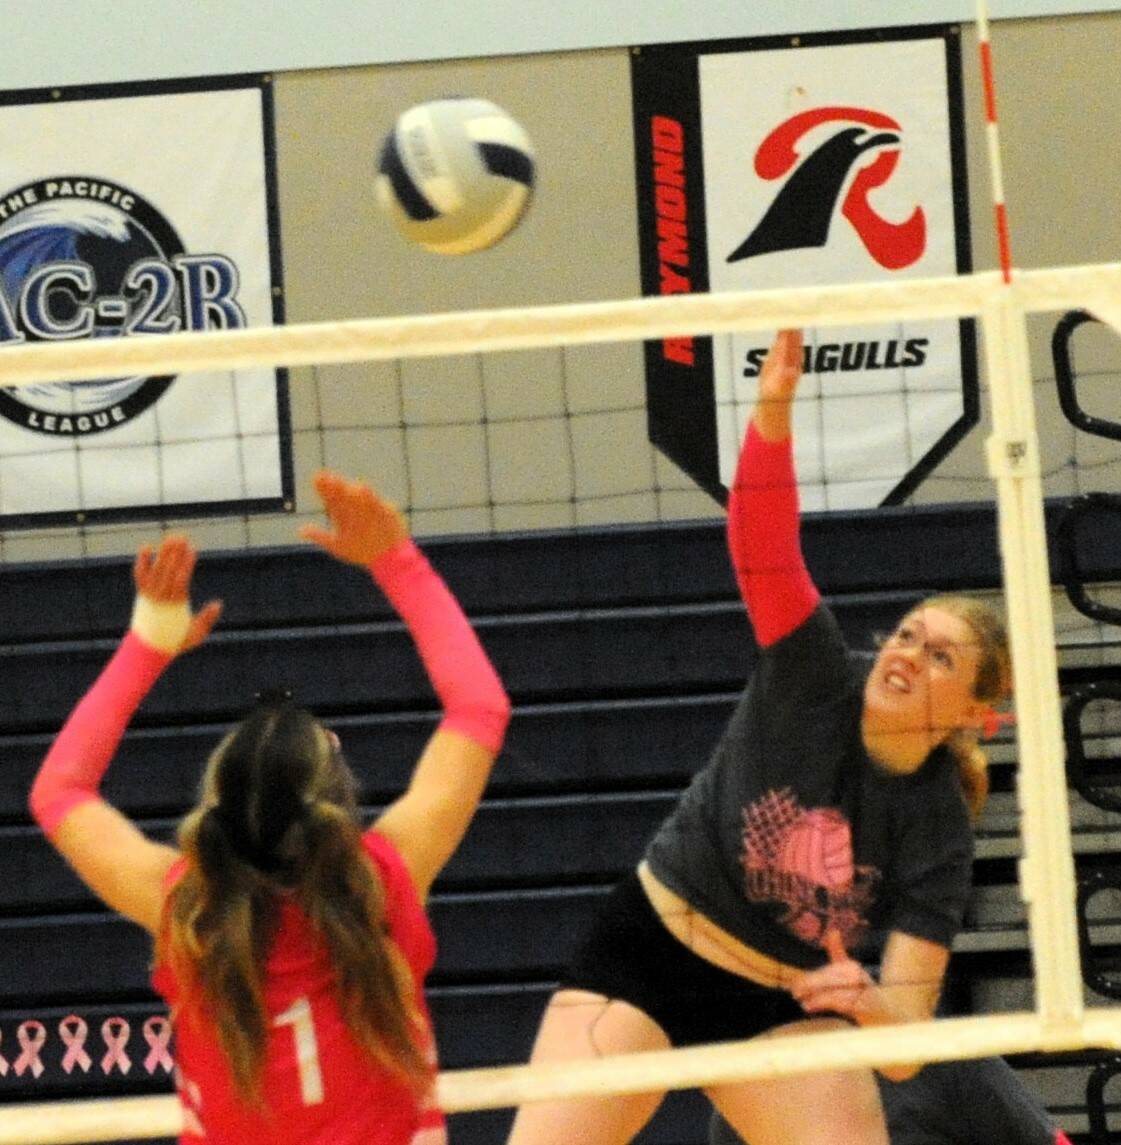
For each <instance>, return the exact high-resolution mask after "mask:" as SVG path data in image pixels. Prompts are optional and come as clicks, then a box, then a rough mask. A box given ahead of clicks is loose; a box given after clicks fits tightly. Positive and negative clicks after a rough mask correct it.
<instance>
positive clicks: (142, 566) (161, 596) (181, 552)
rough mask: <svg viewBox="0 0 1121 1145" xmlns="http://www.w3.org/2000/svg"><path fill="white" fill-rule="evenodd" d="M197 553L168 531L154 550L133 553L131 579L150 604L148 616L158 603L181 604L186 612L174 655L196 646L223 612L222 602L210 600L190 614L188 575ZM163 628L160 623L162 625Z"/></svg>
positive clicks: (186, 542) (191, 546)
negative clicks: (180, 638)
mask: <svg viewBox="0 0 1121 1145" xmlns="http://www.w3.org/2000/svg"><path fill="white" fill-rule="evenodd" d="M197 560H198V553H197V552H196V551H195V548H194V546H193V545H192V544H191V542H190V541H189V540H188V539H187V538H186V537H185V536H183V534H182V533H170V534H168V535H167V536H166V537H164V539H163V540H162V541H161V542H160V544H159V546H158V547H157V548H156V549H154V550H153V548H152V546H151V545H144V546H142V547H141V549H140V550H139V551H138V552H137V554H136V560H135V561H134V562H133V565H132V579H133V583H134V584H135V585H136V592H137V595H138V596H139V597H140V598H141V601H142V602H146V604H147V605H149V606H156V608H155V609H152V608H149V609H148V610H147V615H148V616H149V617H150V618H153V617H154V616H155V614H157V613H159V612H160V611H166V608H164V609H161V608H159V606H168V605H171V606H180V607H181V608H184V609H185V610H186V612H187V616H188V622H187V624H186V628H185V635H183V637H182V641H181V642H179V643H178V647H177V648H176V649H175V651H176V653H177V654H182V653H184V652H190V651H191V649H192V648H197V647H198V646H199V645H200V644H201V643H202V642H203V641H204V640H205V639H206V638H207V637H208V636H209V635H210V631H211V629H212V628H213V627H214V625H215V624H216V623H217V621H218V617H219V616H220V615H221V613H222V602H221V601H220V600H212V601H209V602H208V603H207V604H205V605H203V607H202V608H200V609H199V610H198V612H195V613H192V612H191V606H190V595H191V577H192V575H193V573H194V571H195V562H196V561H197ZM161 627H162V626H161Z"/></svg>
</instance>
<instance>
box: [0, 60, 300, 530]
mask: <svg viewBox="0 0 1121 1145" xmlns="http://www.w3.org/2000/svg"><path fill="white" fill-rule="evenodd" d="M282 321H283V304H282V297H281V264H280V248H279V230H278V226H277V209H276V178H275V162H274V152H273V125H272V88H271V85H270V84H269V83H268V82H267V80H266V78H264V77H259V76H257V77H231V78H226V79H216V80H200V81H195V82H190V83H178V84H176V83H162V84H150V85H141V86H136V85H132V86H129V87H127V88H126V87H99V88H89V89H82V90H66V91H35V92H8V93H0V354H3V351H4V347H5V346H11V345H18V344H21V343H28V342H57V343H64V342H67V341H72V340H79V339H85V338H123V337H144V336H145V335H147V334H153V333H175V332H179V331H200V330H214V329H232V328H238V327H242V326H251V325H252V326H269V325H273V324H277V323H280V322H282ZM290 436H291V435H290V433H289V423H288V409H287V391H286V379H285V376H284V372H283V371H279V370H276V369H272V368H262V369H242V370H236V371H226V372H217V371H215V372H206V373H188V374H181V375H178V376H163V377H128V376H125V377H119V378H113V379H109V380H96V379H91V380H89V381H80V382H70V383H50V382H47V383H44V384H41V385H32V386H24V387H11V388H8V389H2V390H0V528H9V527H13V526H27V525H45V524H53V523H63V522H68V521H69V522H73V521H75V520H78V521H94V522H96V521H101V520H114V519H116V520H121V519H134V518H144V517H154V516H161V517H167V516H175V515H180V516H186V515H202V514H207V515H210V514H221V513H245V512H258V511H266V510H273V511H275V510H277V509H280V508H283V507H287V506H290V499H291V488H292V462H291V441H290Z"/></svg>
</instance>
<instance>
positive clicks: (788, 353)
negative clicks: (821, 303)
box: [759, 330, 802, 401]
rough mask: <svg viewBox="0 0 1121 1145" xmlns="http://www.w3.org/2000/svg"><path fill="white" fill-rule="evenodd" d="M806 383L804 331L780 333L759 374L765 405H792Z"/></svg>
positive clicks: (761, 395) (783, 331)
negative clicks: (803, 373)
mask: <svg viewBox="0 0 1121 1145" xmlns="http://www.w3.org/2000/svg"><path fill="white" fill-rule="evenodd" d="M801 380H802V331H801V330H780V331H779V332H778V333H777V334H776V335H775V340H774V342H772V343H771V348H770V349H769V350H768V351H767V356H766V358H764V359H763V365H762V367H761V369H760V370H759V398H760V400H761V401H790V399H791V398H792V397H793V396H794V391H795V390H796V389H797V388H798V383H799V382H800V381H801Z"/></svg>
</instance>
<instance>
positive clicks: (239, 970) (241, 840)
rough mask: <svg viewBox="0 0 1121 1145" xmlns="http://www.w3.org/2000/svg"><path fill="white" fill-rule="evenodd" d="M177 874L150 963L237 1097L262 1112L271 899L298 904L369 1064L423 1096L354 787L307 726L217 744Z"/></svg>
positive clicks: (280, 726) (400, 964) (307, 722)
mask: <svg viewBox="0 0 1121 1145" xmlns="http://www.w3.org/2000/svg"><path fill="white" fill-rule="evenodd" d="M179 844H180V848H181V849H182V851H183V854H184V856H185V858H186V860H187V868H186V871H185V873H184V874H183V876H182V878H181V879H180V880H179V881H178V882H177V883H176V885H175V887H174V888H173V889H172V891H171V893H170V894H169V896H168V911H167V920H168V921H167V925H166V926H165V927H164V928H163V929H162V931H161V933H160V935H159V938H158V940H157V946H156V958H157V961H158V962H164V963H166V964H167V965H168V966H169V967H170V969H171V970H172V972H173V973H174V975H175V978H176V981H177V983H178V985H179V989H180V992H181V996H180V999H179V1003H178V1005H177V1007H176V1013H175V1020H176V1021H177V1022H199V1021H201V1015H202V1014H203V1013H205V1014H206V1019H205V1027H204V1028H205V1030H206V1031H207V1033H208V1034H210V1033H211V1032H212V1031H213V1029H214V1028H216V1029H217V1033H218V1036H219V1039H220V1042H221V1046H222V1049H223V1051H224V1053H225V1056H226V1058H227V1060H228V1062H229V1066H230V1071H231V1074H232V1076H233V1079H234V1083H235V1085H236V1088H237V1090H238V1092H239V1094H240V1095H241V1096H242V1097H243V1099H245V1100H246V1101H247V1102H250V1103H253V1104H259V1103H260V1100H261V1072H262V1069H263V1067H264V1057H265V1047H266V1044H267V1040H268V1036H269V1021H270V1019H269V1015H268V1013H267V1012H266V1010H265V1004H264V986H265V982H264V967H265V962H266V959H267V957H268V952H269V948H270V946H271V942H272V939H273V937H274V935H275V931H276V925H277V920H278V916H279V911H278V907H279V902H280V899H279V895H280V894H281V893H282V892H285V891H287V892H288V893H290V894H294V895H295V896H296V899H297V901H298V902H299V904H300V906H301V907H302V909H303V910H304V912H305V914H306V916H307V918H308V920H309V922H310V924H311V926H312V927H313V929H314V930H315V931H316V932H317V933H318V934H319V935H320V936H321V938H322V940H323V942H324V944H325V946H326V948H327V950H328V952H329V954H330V957H331V962H332V964H333V966H334V969H335V975H336V989H337V993H338V1000H339V1006H340V1012H341V1014H342V1016H343V1019H344V1021H345V1022H346V1024H347V1027H348V1028H349V1030H350V1032H351V1034H352V1035H353V1036H354V1038H355V1040H356V1041H357V1042H358V1043H359V1044H360V1045H361V1046H362V1047H363V1048H364V1049H365V1050H366V1051H367V1052H368V1053H369V1054H370V1057H371V1059H373V1060H374V1061H376V1062H378V1063H379V1064H380V1065H382V1066H383V1067H385V1068H386V1069H388V1070H389V1071H390V1072H392V1073H394V1074H396V1075H397V1076H398V1077H400V1078H401V1079H402V1080H404V1081H405V1082H407V1083H408V1084H409V1085H410V1086H411V1087H412V1088H413V1089H415V1090H416V1091H417V1092H418V1093H419V1092H421V1091H423V1090H424V1089H425V1088H427V1086H428V1085H430V1083H431V1073H430V1068H429V1066H428V1062H427V1058H426V1054H425V1049H426V1046H425V1039H426V1034H425V1025H424V1022H423V1019H422V1016H421V1014H420V1013H419V1011H418V1008H417V1006H416V1004H415V984H414V982H413V978H412V974H411V972H410V970H409V967H408V964H407V963H406V961H405V959H404V956H403V955H402V954H401V952H400V950H399V949H398V948H397V946H396V944H395V943H394V942H393V940H392V939H391V938H390V937H389V934H388V932H387V928H386V924H385V901H384V892H383V888H382V884H381V880H380V879H379V877H378V874H377V871H376V869H375V867H374V865H373V864H372V862H371V861H370V859H369V857H368V856H367V854H366V852H365V850H364V849H363V847H362V836H361V830H360V827H359V823H358V817H357V812H356V807H355V799H354V793H353V777H352V776H351V774H350V772H349V770H348V769H347V768H346V765H345V764H344V763H343V762H342V760H341V759H340V758H338V756H337V754H336V752H335V749H334V746H333V744H332V743H331V740H330V739H329V737H328V735H327V733H326V732H325V731H324V729H323V728H322V726H320V725H319V723H318V722H317V721H316V720H315V719H314V717H313V716H312V715H311V714H310V713H308V712H306V711H304V710H303V709H301V708H298V707H296V706H295V705H293V704H291V703H282V704H279V705H277V704H273V705H271V706H267V707H261V708H258V709H257V710H255V711H254V712H253V713H252V714H251V715H250V716H248V717H247V718H246V719H245V720H243V721H242V722H241V723H240V724H239V725H238V726H237V727H236V728H235V729H234V730H233V731H232V732H231V733H229V735H227V736H226V738H225V739H224V740H223V741H222V742H221V743H220V744H219V746H218V748H217V749H216V750H215V752H214V754H213V755H212V756H211V758H210V761H209V763H208V765H207V771H206V776H205V779H204V786H203V799H202V803H201V805H200V806H199V807H197V808H195V810H194V811H192V812H191V813H190V814H189V815H188V816H187V817H186V819H184V821H183V824H182V826H181V827H180V831H179Z"/></svg>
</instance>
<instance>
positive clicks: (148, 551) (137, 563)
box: [132, 545, 152, 592]
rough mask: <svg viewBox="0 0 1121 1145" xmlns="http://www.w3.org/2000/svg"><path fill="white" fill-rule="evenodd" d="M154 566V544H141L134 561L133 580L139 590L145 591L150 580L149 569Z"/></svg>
mask: <svg viewBox="0 0 1121 1145" xmlns="http://www.w3.org/2000/svg"><path fill="white" fill-rule="evenodd" d="M151 567H152V546H151V545H141V546H140V548H139V549H138V550H137V552H136V559H135V560H134V561H133V562H132V581H133V584H135V585H136V588H137V590H138V591H141V592H142V591H143V590H144V586H145V585H146V584H147V582H148V576H149V570H150V569H151Z"/></svg>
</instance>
